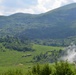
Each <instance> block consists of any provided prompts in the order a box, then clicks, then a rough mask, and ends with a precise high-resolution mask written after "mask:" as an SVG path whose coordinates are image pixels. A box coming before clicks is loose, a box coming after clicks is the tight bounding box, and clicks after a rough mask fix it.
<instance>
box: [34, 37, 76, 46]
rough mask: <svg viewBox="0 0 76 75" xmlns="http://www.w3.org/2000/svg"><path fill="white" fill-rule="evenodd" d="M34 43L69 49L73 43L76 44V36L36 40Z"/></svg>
mask: <svg viewBox="0 0 76 75" xmlns="http://www.w3.org/2000/svg"><path fill="white" fill-rule="evenodd" d="M33 42H34V43H36V44H40V45H47V46H63V47H67V46H69V45H70V44H71V43H72V42H73V43H74V44H76V36H75V37H68V38H63V39H35V40H33Z"/></svg>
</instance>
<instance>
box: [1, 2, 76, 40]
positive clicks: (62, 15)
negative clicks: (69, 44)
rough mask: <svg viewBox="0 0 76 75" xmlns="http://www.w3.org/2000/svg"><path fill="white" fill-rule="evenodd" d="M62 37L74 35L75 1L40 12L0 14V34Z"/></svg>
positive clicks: (75, 26) (75, 19)
mask: <svg viewBox="0 0 76 75" xmlns="http://www.w3.org/2000/svg"><path fill="white" fill-rule="evenodd" d="M4 35H15V36H20V37H25V36H26V37H29V38H32V39H62V38H68V37H75V36H76V3H72V4H69V5H66V6H63V7H60V8H57V9H54V10H52V11H49V12H46V13H42V14H38V15H35V14H24V13H16V14H13V15H10V16H0V36H4Z"/></svg>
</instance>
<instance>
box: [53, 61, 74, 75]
mask: <svg viewBox="0 0 76 75" xmlns="http://www.w3.org/2000/svg"><path fill="white" fill-rule="evenodd" d="M53 75H75V74H74V72H73V71H72V69H71V67H70V64H69V63H68V62H67V61H66V62H62V61H61V62H60V63H57V62H56V63H55V72H54V73H53Z"/></svg>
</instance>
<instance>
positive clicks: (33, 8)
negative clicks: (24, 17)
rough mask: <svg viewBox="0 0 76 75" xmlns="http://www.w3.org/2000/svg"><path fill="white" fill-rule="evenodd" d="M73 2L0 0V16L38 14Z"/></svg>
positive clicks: (58, 0)
mask: <svg viewBox="0 0 76 75" xmlns="http://www.w3.org/2000/svg"><path fill="white" fill-rule="evenodd" d="M75 2H76V0H0V15H10V14H14V13H31V14H40V13H44V12H47V11H50V10H53V9H55V8H58V7H61V6H63V5H67V4H70V3H75Z"/></svg>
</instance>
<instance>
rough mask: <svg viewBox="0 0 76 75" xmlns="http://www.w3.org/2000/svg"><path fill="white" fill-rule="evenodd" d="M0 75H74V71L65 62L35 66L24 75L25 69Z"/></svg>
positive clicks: (75, 73)
mask: <svg viewBox="0 0 76 75" xmlns="http://www.w3.org/2000/svg"><path fill="white" fill-rule="evenodd" d="M0 75H76V69H75V65H74V64H69V63H68V62H67V61H66V62H56V63H55V64H51V65H49V64H44V65H40V64H37V65H35V66H33V67H32V68H31V69H28V72H27V73H25V69H24V70H23V69H22V68H21V69H19V68H18V69H10V70H8V71H4V72H3V73H1V72H0Z"/></svg>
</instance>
